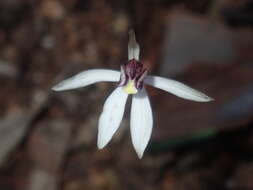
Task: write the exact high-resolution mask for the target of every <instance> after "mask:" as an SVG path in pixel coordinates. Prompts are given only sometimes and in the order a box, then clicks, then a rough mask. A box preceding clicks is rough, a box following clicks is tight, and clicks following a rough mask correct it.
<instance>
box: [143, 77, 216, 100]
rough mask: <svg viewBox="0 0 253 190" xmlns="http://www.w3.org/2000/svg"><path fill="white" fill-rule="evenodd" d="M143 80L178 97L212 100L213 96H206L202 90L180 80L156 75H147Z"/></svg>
mask: <svg viewBox="0 0 253 190" xmlns="http://www.w3.org/2000/svg"><path fill="white" fill-rule="evenodd" d="M144 82H145V83H146V84H149V85H151V86H153V87H155V88H160V89H162V90H165V91H167V92H170V93H172V94H174V95H176V96H178V97H180V98H184V99H188V100H193V101H197V102H209V101H212V100H214V99H213V98H210V97H208V96H207V95H205V94H203V93H202V92H199V91H197V90H195V89H193V88H191V87H189V86H187V85H185V84H183V83H181V82H178V81H175V80H172V79H167V78H163V77H158V76H147V77H146V78H145V80H144Z"/></svg>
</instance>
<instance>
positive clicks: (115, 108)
mask: <svg viewBox="0 0 253 190" xmlns="http://www.w3.org/2000/svg"><path fill="white" fill-rule="evenodd" d="M127 97H128V94H126V93H125V92H124V91H123V90H122V87H118V88H116V89H115V90H114V91H113V92H112V94H111V95H110V96H109V97H108V98H107V99H106V101H105V104H104V108H103V112H102V114H101V115H100V118H99V122H98V140H97V146H98V148H99V149H102V148H104V147H105V146H106V145H107V144H108V142H109V141H110V140H111V138H112V136H113V134H114V133H115V132H116V130H117V129H118V128H119V125H120V123H121V120H122V118H123V114H124V110H125V105H126V101H127Z"/></svg>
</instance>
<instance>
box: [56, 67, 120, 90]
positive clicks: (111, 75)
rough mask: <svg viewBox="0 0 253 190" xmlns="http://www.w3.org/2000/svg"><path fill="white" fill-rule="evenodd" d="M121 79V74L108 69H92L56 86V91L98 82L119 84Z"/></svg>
mask: <svg viewBox="0 0 253 190" xmlns="http://www.w3.org/2000/svg"><path fill="white" fill-rule="evenodd" d="M119 79H120V72H118V71H114V70H108V69H91V70H87V71H83V72H81V73H79V74H77V75H74V76H73V77H71V78H68V79H65V80H63V81H62V82H60V83H58V84H57V85H55V86H54V87H53V88H52V89H53V90H55V91H62V90H70V89H75V88H80V87H84V86H88V85H90V84H94V83H96V82H103V81H107V82H117V81H119Z"/></svg>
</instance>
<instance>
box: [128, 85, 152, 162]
mask: <svg viewBox="0 0 253 190" xmlns="http://www.w3.org/2000/svg"><path fill="white" fill-rule="evenodd" d="M130 127H131V128H130V129H131V137H132V142H133V145H134V148H135V151H136V153H137V155H138V157H139V158H142V156H143V153H144V150H145V149H146V147H147V145H148V142H149V139H150V137H151V132H152V128H153V116H152V109H151V106H150V102H149V98H148V95H147V93H146V91H145V89H143V90H141V91H140V92H138V93H137V94H134V95H133V100H132V107H131V121H130Z"/></svg>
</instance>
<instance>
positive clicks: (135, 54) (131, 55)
mask: <svg viewBox="0 0 253 190" xmlns="http://www.w3.org/2000/svg"><path fill="white" fill-rule="evenodd" d="M139 56H140V46H139V44H138V43H137V42H136V38H135V33H134V31H133V30H130V31H129V42H128V60H131V59H136V60H139Z"/></svg>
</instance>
